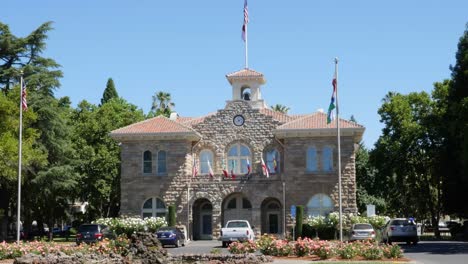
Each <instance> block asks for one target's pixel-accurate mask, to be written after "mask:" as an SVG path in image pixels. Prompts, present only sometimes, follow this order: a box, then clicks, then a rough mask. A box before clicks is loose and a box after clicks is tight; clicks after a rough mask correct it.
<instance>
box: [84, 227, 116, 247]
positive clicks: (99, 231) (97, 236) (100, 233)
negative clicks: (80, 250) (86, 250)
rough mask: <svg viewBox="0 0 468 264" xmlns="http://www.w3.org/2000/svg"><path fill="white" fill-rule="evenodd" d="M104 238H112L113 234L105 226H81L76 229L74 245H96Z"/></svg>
mask: <svg viewBox="0 0 468 264" xmlns="http://www.w3.org/2000/svg"><path fill="white" fill-rule="evenodd" d="M104 238H114V234H113V232H112V231H111V230H110V229H109V228H108V227H107V226H105V225H99V224H83V225H80V227H79V228H78V232H77V233H76V244H78V245H79V244H81V242H85V243H88V244H89V243H96V242H99V241H101V240H103V239H104Z"/></svg>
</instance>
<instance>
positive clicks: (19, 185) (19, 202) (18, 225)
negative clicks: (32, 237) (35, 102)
mask: <svg viewBox="0 0 468 264" xmlns="http://www.w3.org/2000/svg"><path fill="white" fill-rule="evenodd" d="M19 108H20V123H19V143H18V202H17V206H18V211H17V213H16V242H17V243H18V244H19V242H20V225H21V221H20V219H21V158H22V155H21V151H22V149H21V146H22V137H23V72H21V79H20V103H19Z"/></svg>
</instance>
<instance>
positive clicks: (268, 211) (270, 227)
mask: <svg viewBox="0 0 468 264" xmlns="http://www.w3.org/2000/svg"><path fill="white" fill-rule="evenodd" d="M261 220H262V234H264V233H268V234H282V233H283V214H282V210H281V203H280V202H279V201H278V200H277V199H276V198H266V199H265V200H263V202H262V216H261Z"/></svg>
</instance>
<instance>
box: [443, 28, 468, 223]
mask: <svg viewBox="0 0 468 264" xmlns="http://www.w3.org/2000/svg"><path fill="white" fill-rule="evenodd" d="M450 68H451V70H452V80H451V83H450V84H449V90H448V98H447V105H448V110H447V111H446V113H445V116H444V119H445V120H444V124H445V125H446V127H447V129H448V131H447V142H446V146H447V148H446V151H445V156H446V158H445V159H444V162H443V165H442V167H443V168H444V169H445V176H446V180H445V181H444V190H445V191H444V201H445V208H446V212H447V213H452V214H457V215H459V216H462V217H468V196H467V195H466V194H465V192H466V190H467V189H468V24H467V25H466V27H465V31H464V33H463V35H462V36H461V37H460V40H459V42H458V51H457V53H456V63H455V66H451V67H450Z"/></svg>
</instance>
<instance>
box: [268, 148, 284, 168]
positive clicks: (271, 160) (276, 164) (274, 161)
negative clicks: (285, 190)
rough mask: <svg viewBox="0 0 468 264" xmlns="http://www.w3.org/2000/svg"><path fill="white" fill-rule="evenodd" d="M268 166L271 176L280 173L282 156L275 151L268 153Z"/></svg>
mask: <svg viewBox="0 0 468 264" xmlns="http://www.w3.org/2000/svg"><path fill="white" fill-rule="evenodd" d="M266 163H267V164H266V165H267V167H268V171H269V172H270V173H271V174H275V173H279V172H280V171H281V170H280V155H279V152H278V150H276V149H273V150H270V151H268V152H267V153H266Z"/></svg>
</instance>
